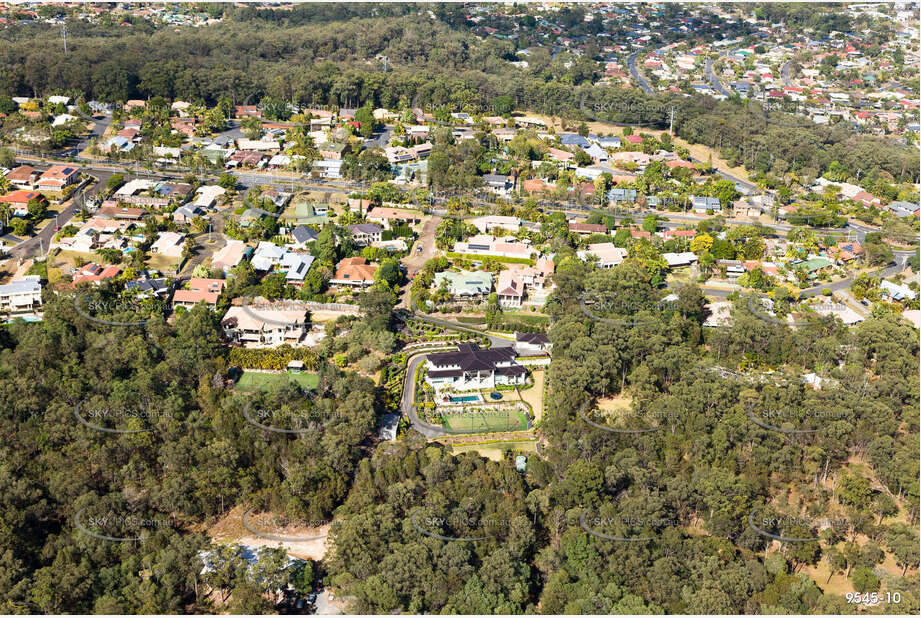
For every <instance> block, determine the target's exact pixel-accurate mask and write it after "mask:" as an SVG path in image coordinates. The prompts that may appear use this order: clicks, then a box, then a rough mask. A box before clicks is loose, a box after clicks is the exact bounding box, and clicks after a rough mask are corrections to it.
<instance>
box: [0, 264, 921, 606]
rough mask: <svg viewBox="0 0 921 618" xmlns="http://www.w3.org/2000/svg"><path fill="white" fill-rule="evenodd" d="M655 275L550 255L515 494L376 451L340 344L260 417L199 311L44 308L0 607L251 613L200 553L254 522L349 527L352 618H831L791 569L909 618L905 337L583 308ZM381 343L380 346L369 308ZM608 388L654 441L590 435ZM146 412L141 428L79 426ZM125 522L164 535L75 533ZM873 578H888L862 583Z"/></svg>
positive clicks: (16, 464)
mask: <svg viewBox="0 0 921 618" xmlns="http://www.w3.org/2000/svg"><path fill="white" fill-rule="evenodd" d="M644 274H645V270H644V268H643V266H642V265H641V264H640V263H638V262H635V261H633V260H628V261H627V262H625V264H624V265H622V266H620V267H617V268H615V269H610V270H601V271H593V270H591V271H590V270H586V266H585V265H584V264H583V263H581V262H579V261H577V260H574V259H564V261H563V262H562V263H561V265H560V267H559V269H558V274H557V285H558V290H557V292H555V297H554V298H555V301H554V302H552V303H551V305H550V306H551V307H552V308H553V309H552V312H551V313H552V317H553V319H554V324H553V326H552V328H551V330H550V337H551V340H552V342H553V344H554V359H553V363H552V365H551V368H550V384H549V388H550V391H549V392H550V395H549V397H548V400H547V401H548V404H547V409H546V412H545V414H546V416H545V418H544V421H543V423H542V424H541V426H540V428H539V436H540V438H541V441H542V442H543V443H544V445H545V446H544V447H543V448H542V449H541V451H540V452H539V453H536V454H532V455H531V456H530V457H529V458H528V460H527V472H526V473H525V474H521V473H520V472H518V471H516V470H515V467H514V464H513V461H512V460H511V459H505V460H503V461H498V462H495V461H487V460H484V459H482V458H480V457H478V456H477V455H475V454H473V453H464V454H461V455H457V456H455V455H451V454H450V452H449V451H447V450H446V449H445V447H443V446H439V445H437V444H429V443H426V441H425V440H423V439H421V437H420V436H418V435H416V434H414V433H413V432H410V433H409V434H407V436H406V438H405V439H404V440H402V441H400V442H397V443H379V442H378V439H377V437H376V431H375V429H376V426H377V422H378V417H379V414H380V412H381V397H382V393H381V392H380V390H379V389H378V388H376V387H375V386H374V385H373V383H372V382H371V381H370V380H368V379H367V378H362V377H360V376H357V375H355V374H351V373H349V372H342V371H340V370H338V369H336V368H335V367H333V366H331V365H330V364H328V363H327V362H325V361H326V360H328V358H329V356H330V355H332V353H333V352H334V351H335V349H336V347H335V346H333V345H331V346H330V347H329V348H328V349H326V348H324V349H321V350H320V352H319V355H320V358H319V361H318V373H319V374H320V385H319V387H318V390H317V393H316V394H315V395H314V396H313V397H311V398H309V399H305V398H304V397H303V395H300V394H298V393H297V392H292V391H285V390H278V391H275V392H271V391H270V392H269V393H267V394H265V395H264V396H261V397H260V398H259V399H258V400H248V399H247V397H241V396H240V395H239V394H238V393H234V392H232V391H230V390H229V389H227V387H226V385H227V384H228V382H227V379H228V376H229V372H230V367H229V363H228V361H227V359H226V352H225V348H223V346H221V345H220V343H219V339H218V325H217V323H216V318H215V316H214V314H212V313H210V312H209V311H207V310H204V308H201V307H200V308H197V309H195V310H193V311H191V312H188V313H184V314H183V315H181V316H180V318H179V320H178V321H177V323H176V324H175V325H174V327H172V328H171V327H169V326H167V325H166V324H165V323H163V321H162V318H159V317H156V316H151V317H150V319H149V320H148V321H147V322H146V323H145V324H144V325H143V326H140V327H133V328H124V327H114V328H113V327H103V326H101V325H98V324H93V323H90V322H88V321H87V320H85V319H83V318H82V317H81V316H80V315H79V314H78V313H77V312H76V310H75V307H74V301H73V299H72V298H71V297H70V296H68V295H62V296H61V297H60V298H57V299H53V300H51V301H50V302H49V303H48V305H47V309H46V314H45V320H44V321H43V322H41V323H35V324H23V323H20V324H14V325H11V326H8V327H6V328H4V330H3V331H2V352H0V393H2V394H0V403H2V405H3V410H4V412H3V415H2V425H0V431H2V437H3V441H2V447H0V449H2V464H0V487H2V489H3V492H2V496H3V497H2V501H3V509H2V515H0V517H2V525H0V536H2V544H3V547H4V548H5V549H4V552H3V554H2V556H0V561H2V568H0V572H2V573H3V577H2V578H0V597H2V598H3V599H5V600H7V601H8V602H11V603H12V605H11V608H12V609H13V610H16V611H19V612H20V613H22V612H24V611H33V612H34V611H36V610H38V611H42V612H100V611H106V612H129V613H130V612H183V613H187V612H200V611H207V608H209V607H212V606H211V605H210V604H209V603H210V601H209V600H208V597H207V596H206V595H205V594H204V593H203V591H204V590H207V589H211V588H218V589H222V590H225V591H226V592H228V593H230V592H232V595H231V598H232V599H233V601H232V603H233V605H232V609H234V608H235V610H236V611H244V610H248V611H257V610H259V611H261V609H260V608H263V609H264V599H263V598H262V597H261V596H260V595H259V594H258V593H254V592H253V591H252V590H253V588H254V585H253V583H252V581H251V580H248V579H247V578H245V577H239V578H238V579H233V578H230V579H216V578H215V577H209V576H208V575H202V574H200V573H199V566H198V565H199V562H198V561H197V560H196V559H195V556H196V555H197V553H198V552H199V551H201V550H202V549H205V548H208V547H209V546H210V542H209V539H208V538H207V537H206V536H204V535H203V534H202V533H201V530H203V528H204V527H206V526H207V525H209V523H212V522H214V521H215V520H216V519H218V518H220V517H221V515H222V514H223V513H226V512H227V511H229V510H230V509H232V508H234V507H237V506H241V505H242V506H245V507H248V508H256V509H264V510H267V511H271V512H276V513H284V514H285V515H286V516H287V517H304V518H311V519H316V520H319V519H330V518H331V519H334V520H335V521H336V522H338V525H337V526H336V527H334V528H333V530H332V532H331V542H332V547H333V548H334V549H333V551H332V552H331V554H330V555H329V556H328V557H327V559H326V564H325V565H324V568H325V569H327V573H328V577H329V582H330V584H331V585H333V586H335V587H336V588H337V589H340V590H342V591H343V594H344V595H347V596H348V598H349V599H350V600H351V603H352V605H350V607H351V608H352V609H353V610H354V611H356V612H362V613H366V612H390V611H392V610H395V609H399V610H401V611H410V612H412V611H416V612H419V611H427V612H446V611H447V612H457V613H496V612H500V613H519V612H525V611H538V608H539V611H541V612H551V613H584V612H598V613H612V612H613V613H625V612H629V613H646V612H656V613H661V612H669V613H680V612H702V613H735V612H760V613H772V612H806V611H813V612H828V613H837V612H840V611H842V610H843V609H844V608H845V607H846V603H845V600H844V599H843V598H842V597H841V596H840V595H835V594H830V593H825V594H823V592H822V588H821V586H822V584H823V582H822V581H821V580H820V581H815V579H814V578H812V577H810V576H809V574H807V571H809V569H816V568H823V569H826V570H828V572H830V573H831V574H834V573H841V574H843V573H848V574H849V575H850V577H851V581H852V582H855V583H854V585H855V586H860V587H864V588H866V589H867V590H876V589H878V588H879V586H881V585H884V586H885V588H886V589H887V590H890V591H891V590H898V591H901V592H902V599H903V601H902V604H901V605H900V606H899V607H898V608H895V607H892V606H890V607H889V610H890V611H895V610H898V611H899V612H902V611H904V612H905V613H912V612H916V611H917V609H918V606H917V601H916V600H917V594H918V590H917V578H916V577H915V576H914V575H912V573H915V574H916V569H917V567H918V551H917V547H918V536H917V532H916V528H917V523H918V483H917V477H918V460H917V456H916V455H917V450H918V418H917V409H918V404H919V402H918V390H919V385H918V377H917V372H916V371H915V368H916V367H917V363H918V351H917V345H916V344H917V337H916V334H915V332H914V331H913V329H912V328H911V326H909V325H907V324H906V323H904V322H899V321H898V319H897V318H896V317H894V316H889V315H887V316H883V317H879V318H871V319H869V320H867V321H866V322H865V323H863V324H861V325H860V326H859V327H857V328H856V329H854V330H848V329H847V328H845V327H844V326H842V325H840V323H838V324H837V325H836V324H835V322H834V321H833V320H832V319H821V320H817V321H816V322H815V323H813V324H809V325H806V326H801V327H800V328H799V329H798V330H796V331H795V332H794V331H791V330H789V329H787V328H786V327H783V326H779V325H776V324H773V323H771V322H768V321H765V320H762V319H759V318H758V317H756V316H754V315H752V314H751V312H749V311H746V309H745V307H746V304H745V300H744V299H740V300H739V301H738V304H737V307H736V309H735V310H734V316H735V320H736V321H735V325H734V326H733V327H731V328H723V329H717V330H712V329H704V328H703V327H702V325H701V324H702V321H703V319H704V318H705V316H706V310H705V309H704V299H703V296H702V295H701V293H700V291H699V289H697V288H696V287H693V286H689V287H686V288H683V289H681V290H680V291H679V292H678V296H679V300H678V301H677V302H676V303H675V304H674V305H673V307H672V308H671V309H669V310H666V311H652V310H650V311H649V312H648V313H647V312H645V311H644V312H641V313H640V314H638V317H637V320H636V324H635V325H632V326H631V325H612V324H608V323H606V322H604V321H599V320H596V319H594V318H592V317H590V316H589V315H588V314H587V313H585V312H583V311H580V310H579V305H578V303H579V299H580V298H582V297H583V295H584V294H585V293H591V294H609V295H611V294H613V295H615V296H616V295H617V294H624V293H625V291H629V294H631V296H633V297H636V296H639V297H642V298H646V299H647V300H649V301H650V307H654V306H656V303H655V299H656V298H657V294H658V290H656V288H655V286H654V285H653V284H652V283H651V279H650V278H649V277H648V275H647V276H645V277H644ZM382 311H383V310H382ZM112 317H114V318H118V316H117V315H114V316H112ZM372 323H373V324H372V326H371V328H375V329H379V330H380V332H386V331H387V329H389V328H392V326H390V325H389V323H388V320H387V318H386V315H385V312H384V313H382V314H381V315H380V316H378V318H375V319H374V320H372ZM365 335H369V333H367V332H366V333H364V334H359V336H360V337H361V336H365ZM340 341H341V339H340ZM811 369H821V371H822V372H823V375H827V376H829V380H830V381H829V383H828V384H827V385H826V386H825V387H823V388H822V389H821V390H813V389H812V388H810V387H808V386H806V385H803V384H802V382H801V381H800V380H799V375H800V374H802V373H803V372H804V371H808V370H811ZM759 376H761V377H764V376H770V378H769V379H768V380H767V381H759V380H758V377H759ZM612 396H616V397H629V399H630V400H631V401H632V408H633V410H636V411H641V412H638V413H637V414H638V418H637V419H633V421H632V422H633V423H634V425H635V423H637V422H638V423H639V425H638V426H640V427H644V426H648V424H649V423H650V422H651V423H652V424H653V425H655V426H656V427H655V428H656V429H657V430H656V431H645V430H641V431H640V432H639V433H616V432H610V431H605V430H599V428H598V426H597V425H604V426H607V423H608V422H609V421H608V420H606V419H605V417H604V416H603V415H599V413H598V412H597V411H596V410H594V406H595V404H596V403H597V402H598V401H600V400H601V399H603V398H609V397H612ZM142 406H143V407H144V409H146V410H148V411H152V412H150V413H148V414H146V415H134V416H130V417H126V418H102V419H101V420H97V419H98V418H99V417H98V416H96V415H94V414H93V411H94V410H131V409H139V408H141V407H142ZM247 406H249V407H247ZM247 409H249V410H274V411H275V413H274V414H273V416H272V420H271V422H269V423H268V424H270V425H276V426H286V427H288V426H302V425H296V424H297V423H298V422H299V421H298V419H317V418H322V419H324V421H323V422H322V423H320V424H319V425H317V426H316V427H315V429H316V431H311V432H308V433H304V434H279V433H276V432H271V431H263V430H259V429H257V428H255V427H253V426H252V425H251V424H248V423H247V422H246V420H245V417H246V413H247ZM753 409H756V410H759V411H762V412H759V413H758V414H759V417H762V418H768V419H769V420H770V419H772V418H773V417H772V416H770V415H768V413H767V412H765V411H766V410H778V409H785V410H793V411H795V414H793V415H792V416H790V417H788V418H784V419H783V420H785V421H790V422H792V423H793V426H795V427H800V428H803V427H807V428H808V430H807V433H800V434H788V433H778V432H775V431H771V430H766V429H764V428H763V427H762V426H760V425H759V424H757V423H754V422H753V421H752V417H751V414H752V410H753ZM81 410H82V412H81ZM81 417H82V418H84V419H87V418H89V419H92V420H93V421H94V422H95V423H104V424H105V425H106V426H107V427H110V428H112V429H115V428H118V429H121V430H128V431H133V432H134V433H110V432H104V431H99V430H98V429H96V428H92V427H89V426H86V424H85V423H84V422H82V421H81V420H79V419H80V418H81ZM260 418H262V417H260ZM587 420H591V421H592V423H594V424H592V423H590V422H586V421H587ZM628 420H629V419H628ZM282 423H289V424H288V425H282ZM644 423H645V425H644ZM634 425H628V426H634ZM321 427H322V429H321ZM144 429H147V430H149V431H138V430H144ZM858 462H859V463H858ZM113 512H114V513H131V514H134V515H135V516H137V517H139V518H142V520H143V521H150V522H163V525H161V526H157V527H156V528H155V529H154V530H151V531H150V534H149V535H148V536H145V537H144V538H143V539H142V540H141V541H139V542H138V543H137V544H134V543H111V542H108V541H106V540H100V539H96V538H91V537H88V536H86V535H84V534H81V531H80V530H78V529H76V528H75V524H74V517H75V513H84V514H94V515H93V516H95V517H99V516H101V515H102V514H104V513H113ZM586 513H591V514H592V515H589V517H590V519H589V520H588V522H590V523H588V524H587V523H586V520H585V517H586ZM756 513H757V514H758V515H757V517H758V521H762V520H764V521H778V518H779V520H783V518H798V519H797V521H798V523H797V524H796V525H794V526H792V527H791V526H786V527H784V526H781V528H778V529H777V530H774V529H773V528H772V529H771V530H773V532H776V533H778V534H785V535H787V536H793V537H797V538H800V537H803V538H811V537H814V538H815V540H813V541H810V542H806V543H793V542H790V543H783V544H782V546H780V547H778V545H777V544H776V543H773V542H772V541H771V539H769V538H767V537H766V536H764V535H763V534H760V533H759V532H757V531H756V530H755V528H753V527H752V521H753V520H752V519H751V518H752V517H753V516H754V514H756ZM822 518H831V519H832V520H833V521H835V522H839V523H838V524H836V525H834V526H825V527H823V525H822V524H821V523H819V522H820V521H822ZM97 521H98V519H97ZM595 521H600V522H601V523H600V524H597V523H596V524H592V523H591V522H595ZM842 522H843V523H842ZM771 530H768V532H770V531H771ZM599 534H601V535H608V537H611V536H613V537H615V538H618V539H622V538H628V539H629V538H633V537H637V538H639V540H641V541H642V542H619V541H617V540H609V539H608V538H606V537H604V536H599ZM885 560H889V561H893V562H894V564H895V565H897V570H898V571H899V572H900V573H901V576H890V577H888V578H887V579H886V581H885V582H881V581H879V580H878V579H876V576H875V575H874V568H875V567H876V566H878V565H879V564H880V563H881V562H883V561H885ZM823 572H824V571H823ZM61 582H65V583H66V585H61ZM255 588H258V587H255ZM260 603H262V604H263V605H260Z"/></svg>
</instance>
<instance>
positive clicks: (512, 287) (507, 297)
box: [496, 270, 524, 309]
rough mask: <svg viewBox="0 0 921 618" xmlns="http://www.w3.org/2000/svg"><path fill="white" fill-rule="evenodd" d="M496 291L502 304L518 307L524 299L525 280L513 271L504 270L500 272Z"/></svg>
mask: <svg viewBox="0 0 921 618" xmlns="http://www.w3.org/2000/svg"><path fill="white" fill-rule="evenodd" d="M496 292H497V293H498V295H499V304H500V305H501V306H503V307H509V308H514V309H517V308H518V307H521V303H522V302H523V301H524V281H522V280H521V277H517V276H515V273H513V272H512V271H510V270H503V271H501V272H500V273H499V282H498V284H497V285H496Z"/></svg>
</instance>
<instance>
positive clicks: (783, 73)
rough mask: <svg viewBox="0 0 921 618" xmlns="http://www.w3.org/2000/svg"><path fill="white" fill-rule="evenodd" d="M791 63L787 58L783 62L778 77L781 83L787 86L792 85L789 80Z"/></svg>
mask: <svg viewBox="0 0 921 618" xmlns="http://www.w3.org/2000/svg"><path fill="white" fill-rule="evenodd" d="M792 63H793V61H792V60H787V61H786V62H784V63H783V66H782V67H780V79H782V80H783V85H784V86H786V87H787V88H789V87H790V86H792V85H793V82H791V81H790V64H792Z"/></svg>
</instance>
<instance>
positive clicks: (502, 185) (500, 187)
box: [483, 174, 512, 195]
mask: <svg viewBox="0 0 921 618" xmlns="http://www.w3.org/2000/svg"><path fill="white" fill-rule="evenodd" d="M483 184H484V186H486V188H488V189H489V190H490V191H492V192H493V193H498V194H499V195H507V194H508V192H509V191H511V190H512V183H511V181H509V179H508V176H503V175H501V174H486V175H485V176H483Z"/></svg>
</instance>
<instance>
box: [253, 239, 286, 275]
mask: <svg viewBox="0 0 921 618" xmlns="http://www.w3.org/2000/svg"><path fill="white" fill-rule="evenodd" d="M284 255H285V249H284V248H283V247H279V246H278V245H276V244H275V243H273V242H269V241H267V240H263V241H260V243H259V245H258V246H257V247H256V251H255V252H254V253H253V259H252V260H251V262H252V264H253V268H255V269H256V270H260V271H269V270H272V268H273V267H274V266H276V265H278V264H281V258H282V257H283V256H284Z"/></svg>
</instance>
